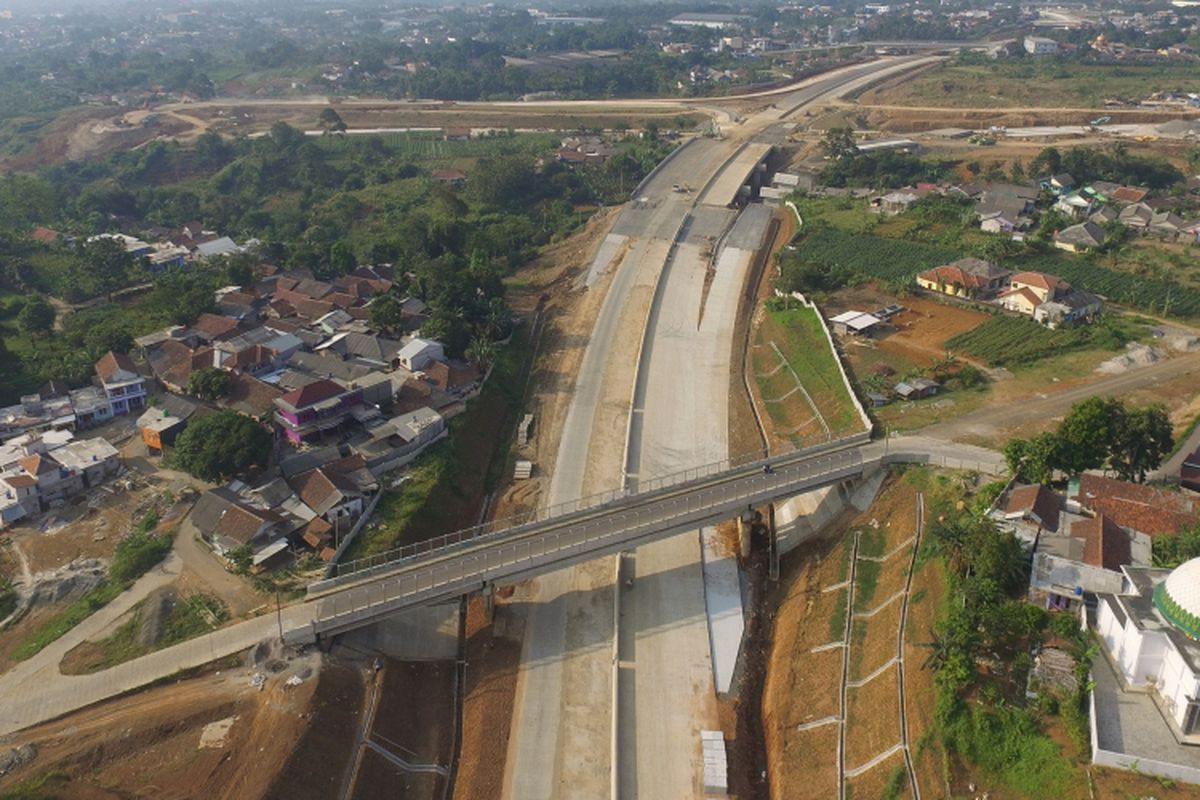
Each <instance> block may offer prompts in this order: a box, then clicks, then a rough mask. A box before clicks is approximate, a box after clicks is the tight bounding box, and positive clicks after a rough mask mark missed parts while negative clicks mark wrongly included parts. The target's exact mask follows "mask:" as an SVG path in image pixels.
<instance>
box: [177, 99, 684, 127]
mask: <svg viewBox="0 0 1200 800" xmlns="http://www.w3.org/2000/svg"><path fill="white" fill-rule="evenodd" d="M334 106H335V107H336V108H337V110H338V113H339V114H340V115H341V117H342V119H343V120H345V122H346V124H347V126H349V127H350V128H352V129H353V128H404V127H432V128H438V127H446V126H453V127H467V128H496V129H506V128H510V127H512V128H521V129H535V130H574V129H577V128H581V127H586V128H597V127H599V128H611V127H616V126H617V125H620V124H622V123H624V124H626V125H628V126H630V127H633V128H638V127H642V126H643V125H644V124H645V123H646V122H648V121H650V120H654V121H656V122H658V124H659V127H662V128H672V127H674V120H675V118H676V117H677V116H680V115H681V114H682V115H683V116H686V117H688V118H690V119H692V120H694V121H696V122H697V123H702V122H703V121H704V120H705V119H707V117H705V116H704V115H701V114H696V113H688V112H687V111H686V110H685V109H683V108H682V107H676V108H671V107H664V108H662V109H661V110H658V109H648V108H643V109H636V108H620V107H617V108H613V109H604V108H596V109H594V110H591V109H589V110H588V111H587V112H585V113H578V111H577V110H574V109H564V110H563V111H562V112H561V113H556V112H555V110H553V109H548V108H545V107H540V106H529V107H524V108H523V107H521V106H506V107H500V108H491V109H489V108H486V107H479V106H470V105H455V104H445V105H443V104H437V103H431V104H420V103H413V104H411V105H409V104H404V103H386V104H379V105H372V104H370V103H354V104H346V103H334ZM323 107H324V106H322V105H316V104H301V103H297V104H294V105H283V104H266V103H262V104H256V103H255V102H254V101H238V100H232V101H229V102H223V101H222V102H216V103H203V104H201V103H196V104H190V105H188V106H185V107H183V110H184V111H185V112H186V114H187V116H188V117H191V118H194V119H199V120H202V121H203V122H204V123H206V124H207V125H208V126H209V127H211V128H212V129H214V130H219V131H220V132H222V133H225V134H229V135H234V134H238V135H247V134H250V133H254V132H258V131H265V130H268V129H269V128H270V127H271V126H272V125H273V124H275V123H276V122H280V121H283V122H287V123H288V124H289V125H292V126H294V127H297V128H300V129H308V130H311V129H315V128H316V127H317V126H318V120H317V116H318V115H319V114H320V112H321V110H322V108H323ZM156 110H160V111H166V112H167V113H173V112H174V111H175V107H174V106H167V107H165V108H160V109H156Z"/></svg>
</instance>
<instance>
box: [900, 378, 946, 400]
mask: <svg viewBox="0 0 1200 800" xmlns="http://www.w3.org/2000/svg"><path fill="white" fill-rule="evenodd" d="M940 388H941V387H940V386H939V385H938V383H937V381H931V380H929V379H928V378H913V379H912V380H911V381H901V382H900V383H897V384H896V386H895V387H894V391H895V392H896V396H897V397H899V398H900V399H901V400H920V399H921V398H923V397H932V396H933V395H935V394H937V393H938V389H940Z"/></svg>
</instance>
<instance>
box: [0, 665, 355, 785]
mask: <svg viewBox="0 0 1200 800" xmlns="http://www.w3.org/2000/svg"><path fill="white" fill-rule="evenodd" d="M336 672H337V667H335V666H332V665H330V666H328V667H327V668H326V669H322V671H321V672H320V673H319V677H316V678H310V679H309V680H306V681H305V682H304V683H303V684H301V685H300V686H299V687H296V688H294V689H288V688H286V687H284V686H283V681H282V680H281V679H273V680H270V681H268V684H267V687H266V689H265V690H264V691H261V692H259V691H257V690H255V689H254V688H253V687H252V686H251V685H250V682H249V677H248V672H247V670H245V669H244V668H242V667H240V665H239V666H231V662H228V661H227V662H225V663H224V664H216V665H212V666H211V667H210V668H209V671H208V672H207V673H206V674H203V675H201V676H199V677H194V678H188V679H185V680H180V681H175V682H172V683H170V684H166V685H160V686H157V687H154V688H151V689H148V690H146V691H144V692H140V693H137V694H134V695H131V696H128V697H125V698H119V699H115V700H111V701H108V702H105V703H102V704H99V705H97V706H93V707H92V708H89V709H85V710H83V711H81V712H79V713H76V714H72V715H69V716H67V717H64V718H63V719H61V720H58V721H55V722H51V723H46V724H44V725H39V726H37V727H35V728H32V729H30V730H28V731H24V732H22V733H21V734H19V735H17V736H14V737H13V739H12V740H13V742H14V743H22V742H33V743H35V744H36V745H37V747H38V751H39V753H38V758H37V759H36V760H35V761H34V762H33V763H31V764H29V765H27V766H26V767H24V768H23V769H22V770H20V771H18V772H16V773H14V774H12V775H9V776H6V777H4V778H2V779H0V787H11V786H12V785H13V784H15V783H17V782H19V781H22V780H25V779H28V778H30V777H33V776H37V775H40V774H42V773H44V772H47V771H50V770H57V771H61V772H63V773H64V774H65V775H66V776H67V777H68V780H67V782H66V783H65V784H64V785H63V786H62V787H61V789H57V790H56V792H55V794H54V796H55V797H59V798H64V799H65V800H73V799H74V798H81V799H85V800H92V799H93V798H95V799H97V800H100V799H103V800H108V799H109V798H112V800H117V799H118V798H129V797H155V798H195V797H206V798H208V797H212V798H231V799H235V798H236V799H237V800H241V798H256V797H262V796H263V795H264V793H266V792H267V791H268V789H269V786H270V784H271V782H272V781H273V780H274V779H275V777H276V775H277V774H279V772H280V770H281V768H282V767H283V765H284V763H285V762H286V761H288V759H289V755H290V754H291V752H292V746H293V744H294V743H295V741H296V740H297V739H298V738H299V737H300V735H301V733H302V732H303V731H305V730H306V729H307V728H309V727H310V725H311V723H309V722H306V719H308V718H309V717H310V714H309V713H308V712H309V707H310V702H312V700H313V698H314V695H319V694H320V693H321V692H322V690H323V689H322V684H325V687H324V690H325V691H328V684H329V683H330V682H331V681H334V682H336ZM230 717H234V719H233V721H232V725H231V727H230V728H229V731H228V734H227V736H226V739H225V741H224V743H223V744H222V745H220V746H216V747H205V748H200V747H199V746H198V745H199V741H200V735H201V732H202V731H203V729H204V727H205V726H206V725H208V724H209V723H212V722H216V721H218V720H225V719H228V718H230ZM329 744H330V745H333V744H334V743H332V742H331V743H329ZM327 752H328V751H327ZM310 757H311V756H310ZM313 760H314V761H316V760H315V759H313ZM290 796H291V797H314V798H315V797H318V796H328V795H320V794H316V793H312V792H309V793H308V794H291V795H290Z"/></svg>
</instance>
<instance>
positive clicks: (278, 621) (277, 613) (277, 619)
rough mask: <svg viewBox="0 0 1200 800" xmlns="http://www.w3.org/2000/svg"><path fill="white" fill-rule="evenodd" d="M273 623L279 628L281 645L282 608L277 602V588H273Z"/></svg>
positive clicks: (281, 642)
mask: <svg viewBox="0 0 1200 800" xmlns="http://www.w3.org/2000/svg"><path fill="white" fill-rule="evenodd" d="M275 623H276V624H277V625H278V626H279V643H280V644H283V606H282V604H280V602H279V587H278V586H276V587H275Z"/></svg>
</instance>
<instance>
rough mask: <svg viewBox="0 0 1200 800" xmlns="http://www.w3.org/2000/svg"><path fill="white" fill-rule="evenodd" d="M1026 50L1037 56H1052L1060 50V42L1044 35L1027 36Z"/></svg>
mask: <svg viewBox="0 0 1200 800" xmlns="http://www.w3.org/2000/svg"><path fill="white" fill-rule="evenodd" d="M1025 52H1026V53H1029V54H1030V55H1035V56H1050V55H1054V54H1055V53H1057V52H1058V42H1056V41H1054V40H1053V39H1047V38H1046V37H1044V36H1026V37H1025Z"/></svg>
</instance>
